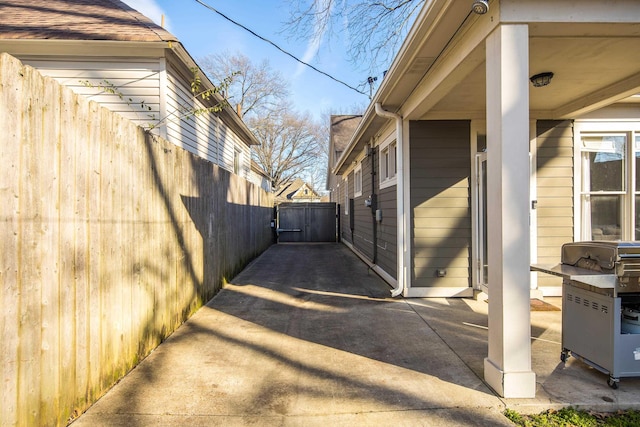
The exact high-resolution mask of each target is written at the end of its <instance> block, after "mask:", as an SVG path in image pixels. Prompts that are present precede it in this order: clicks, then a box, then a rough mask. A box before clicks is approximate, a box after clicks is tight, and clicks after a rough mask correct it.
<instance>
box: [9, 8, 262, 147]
mask: <svg viewBox="0 0 640 427" xmlns="http://www.w3.org/2000/svg"><path fill="white" fill-rule="evenodd" d="M119 42H121V43H122V44H123V45H126V46H129V47H131V49H124V48H123V47H122V45H120V43H119ZM0 51H6V52H8V53H10V54H12V55H14V56H19V55H27V56H31V57H34V56H39V55H63V56H65V55H67V56H68V55H73V56H83V55H84V56H87V55H88V56H103V57H109V56H114V55H116V56H133V57H140V56H149V57H152V56H153V57H155V56H168V52H169V51H170V52H171V54H173V55H175V56H176V57H177V58H178V60H179V62H180V63H182V64H183V66H184V68H185V70H191V69H192V68H200V67H199V66H198V65H197V64H196V62H195V61H194V59H193V58H192V57H191V55H190V54H189V52H187V50H186V49H185V48H184V46H183V45H182V43H180V41H179V40H178V38H177V37H176V36H174V35H173V34H171V33H170V32H168V31H167V30H165V29H164V28H162V27H161V26H159V25H157V24H155V23H154V22H153V21H152V20H151V19H149V18H147V17H146V16H145V15H143V14H142V13H140V12H138V11H137V10H135V9H132V8H131V7H129V6H127V5H126V4H125V3H123V2H121V1H120V0H0ZM200 77H201V79H202V90H207V89H211V88H213V87H214V85H213V83H212V82H211V81H210V80H209V79H208V78H207V76H206V75H204V74H201V76H200ZM214 99H216V100H217V101H221V100H222V98H221V96H220V95H219V94H215V95H214ZM220 114H221V116H222V117H223V118H224V117H226V122H227V124H229V125H230V126H231V127H232V128H233V129H234V130H235V131H236V132H238V134H240V135H242V136H244V140H245V142H246V143H247V144H249V145H259V144H260V142H259V141H258V140H257V139H256V137H255V135H254V134H253V133H252V132H251V131H250V130H249V128H248V127H247V125H246V124H245V123H244V122H243V121H242V119H241V118H240V117H239V116H238V115H237V114H236V112H235V110H234V109H233V108H225V109H224V111H222V112H221V113H220Z"/></svg>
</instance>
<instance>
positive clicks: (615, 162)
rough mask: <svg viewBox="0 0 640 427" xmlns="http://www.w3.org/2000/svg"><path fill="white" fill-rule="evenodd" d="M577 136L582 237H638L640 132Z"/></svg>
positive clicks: (636, 238) (614, 238) (602, 238)
mask: <svg viewBox="0 0 640 427" xmlns="http://www.w3.org/2000/svg"><path fill="white" fill-rule="evenodd" d="M580 137H581V139H580V142H581V153H580V154H581V169H582V177H581V191H580V198H581V209H582V221H581V223H582V230H581V234H582V236H581V238H582V240H639V239H640V216H639V215H638V214H640V133H638V134H634V133H633V132H610V133H609V132H605V133H582V134H581V135H580ZM630 141H633V143H632V144H630V143H629V142H630Z"/></svg>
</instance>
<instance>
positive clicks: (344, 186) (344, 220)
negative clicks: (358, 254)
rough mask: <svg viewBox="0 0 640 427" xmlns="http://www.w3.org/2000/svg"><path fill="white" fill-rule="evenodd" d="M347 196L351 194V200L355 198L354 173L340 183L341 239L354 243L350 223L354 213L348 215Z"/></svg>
mask: <svg viewBox="0 0 640 427" xmlns="http://www.w3.org/2000/svg"><path fill="white" fill-rule="evenodd" d="M345 194H349V198H352V197H353V173H351V174H349V175H348V178H347V180H346V181H344V180H343V181H342V182H341V183H340V196H339V197H340V198H339V202H338V203H339V204H340V239H341V240H342V241H345V242H348V243H353V239H352V238H351V228H350V222H349V221H350V219H351V218H350V217H351V215H352V213H351V212H349V213H348V214H347V213H346V212H347V208H348V206H346V205H345V204H346V199H347V196H346V195H345Z"/></svg>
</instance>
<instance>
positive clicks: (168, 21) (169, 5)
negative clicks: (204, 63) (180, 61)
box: [123, 0, 369, 119]
mask: <svg viewBox="0 0 640 427" xmlns="http://www.w3.org/2000/svg"><path fill="white" fill-rule="evenodd" d="M123 1H124V2H125V3H127V4H128V5H130V6H131V7H133V8H134V9H137V10H139V11H140V12H142V13H143V14H145V15H146V16H148V17H149V18H151V19H152V20H153V21H155V22H156V23H158V24H160V22H161V16H162V15H163V14H164V15H165V28H166V29H167V30H168V31H170V32H171V33H172V34H174V35H175V36H176V37H178V39H179V40H180V41H181V42H182V44H183V46H184V47H185V48H186V49H187V51H188V52H189V53H190V54H191V56H192V57H193V58H194V59H196V61H197V60H198V59H199V58H202V57H203V56H206V55H208V54H214V53H222V52H225V51H228V52H231V53H236V52H239V53H242V54H243V55H245V56H247V57H248V58H250V59H251V61H252V62H253V63H255V64H259V63H260V62H261V61H262V60H263V59H268V60H269V63H270V65H271V67H272V68H273V69H274V70H278V71H280V72H281V73H282V75H283V76H284V77H285V78H286V79H287V80H288V81H289V84H290V90H291V94H292V103H293V105H294V106H295V108H296V109H297V110H298V111H300V112H304V111H307V112H309V113H311V114H312V115H313V116H314V117H316V118H317V119H320V118H321V114H322V113H324V112H327V111H332V112H339V113H348V112H351V111H352V110H353V109H354V108H355V106H357V105H364V106H366V105H367V104H368V102H369V99H368V96H365V95H361V94H359V93H357V92H355V91H353V90H351V89H349V88H347V87H345V86H343V85H341V84H339V83H337V82H334V81H333V80H331V79H330V78H328V77H326V76H324V75H321V74H319V73H317V72H316V71H314V70H312V69H310V68H308V67H306V66H304V65H302V64H300V63H298V62H296V61H295V60H294V59H292V58H290V57H289V56H287V55H285V54H284V53H282V52H280V51H279V50H277V49H276V48H275V47H273V46H271V45H270V44H268V43H266V42H264V41H262V40H260V39H258V38H256V37H255V36H253V35H252V34H250V33H249V32H247V31H245V30H244V29H242V28H240V27H237V26H235V25H233V24H232V23H230V22H228V21H227V20H225V19H224V18H222V17H221V16H219V15H218V14H216V13H214V12H213V11H210V10H208V9H207V8H205V7H204V6H202V5H201V4H199V3H197V2H196V1H194V0H123ZM205 3H207V4H209V5H210V6H212V7H214V8H216V9H217V10H219V11H220V12H221V13H223V14H225V15H226V16H228V17H229V18H231V19H233V20H235V21H237V22H239V23H241V24H243V25H244V26H246V27H248V28H250V29H251V30H252V31H254V32H256V33H258V34H259V35H261V36H262V37H264V38H267V39H269V40H271V41H273V42H274V43H276V44H277V45H278V46H280V47H281V48H283V49H284V50H287V51H289V52H290V53H291V54H293V55H295V56H296V57H298V58H300V59H303V60H305V61H307V62H309V63H311V64H312V65H314V66H315V67H317V68H318V69H320V70H322V71H324V72H326V73H328V74H331V75H332V76H334V77H335V78H337V79H339V80H342V81H344V82H346V83H348V84H349V85H350V86H353V87H358V86H359V85H360V84H361V83H362V82H364V81H366V79H367V75H366V72H364V71H358V70H356V69H355V67H354V66H353V65H352V64H350V63H349V62H348V61H347V60H346V59H345V54H344V53H345V49H346V44H345V43H344V42H342V41H341V40H339V39H338V38H333V39H332V40H331V42H332V44H331V46H327V44H326V40H322V41H321V45H320V46H318V45H317V44H314V43H313V42H305V41H298V40H295V39H293V38H287V35H286V34H281V30H282V22H284V21H285V20H286V19H287V18H288V16H289V15H288V6H287V4H288V2H286V1H285V0H205ZM318 47H319V48H320V49H319V52H320V55H316V52H317V51H318ZM360 89H361V90H364V92H366V93H368V88H365V87H360Z"/></svg>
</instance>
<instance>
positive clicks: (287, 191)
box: [276, 178, 320, 202]
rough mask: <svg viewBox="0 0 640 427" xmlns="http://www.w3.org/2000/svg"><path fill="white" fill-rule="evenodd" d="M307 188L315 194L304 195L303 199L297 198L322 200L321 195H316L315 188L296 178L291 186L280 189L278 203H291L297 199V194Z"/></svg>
mask: <svg viewBox="0 0 640 427" xmlns="http://www.w3.org/2000/svg"><path fill="white" fill-rule="evenodd" d="M305 187H306V188H308V189H309V190H311V192H312V193H313V194H310V195H304V196H302V197H297V198H316V199H319V198H320V195H319V194H318V193H316V191H315V190H314V189H313V188H311V186H310V185H309V184H307V183H306V182H304V181H303V180H302V179H300V178H296V179H295V180H293V181H292V182H290V183H289V184H286V185H283V186H282V187H281V188H280V189H279V191H278V192H277V193H276V201H279V202H286V201H291V200H293V199H295V198H296V195H297V193H298V192H299V191H300V190H302V189H303V188H305Z"/></svg>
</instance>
